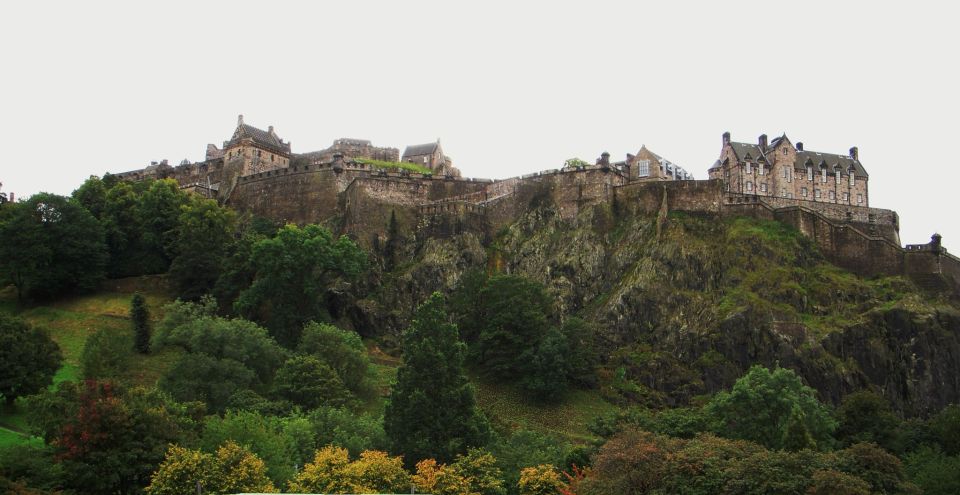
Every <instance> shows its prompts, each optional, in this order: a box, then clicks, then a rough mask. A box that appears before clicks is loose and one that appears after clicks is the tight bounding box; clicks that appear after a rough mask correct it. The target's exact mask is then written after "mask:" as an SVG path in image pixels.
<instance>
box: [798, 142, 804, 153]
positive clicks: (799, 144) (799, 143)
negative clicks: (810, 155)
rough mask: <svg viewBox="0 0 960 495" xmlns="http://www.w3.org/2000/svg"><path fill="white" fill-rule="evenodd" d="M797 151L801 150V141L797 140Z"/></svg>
mask: <svg viewBox="0 0 960 495" xmlns="http://www.w3.org/2000/svg"><path fill="white" fill-rule="evenodd" d="M797 151H803V143H801V142H800V141H797Z"/></svg>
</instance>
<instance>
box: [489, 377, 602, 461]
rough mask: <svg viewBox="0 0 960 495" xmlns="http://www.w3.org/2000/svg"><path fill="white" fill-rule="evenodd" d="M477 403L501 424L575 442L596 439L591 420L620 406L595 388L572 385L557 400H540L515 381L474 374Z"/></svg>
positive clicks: (495, 424) (497, 425)
mask: <svg viewBox="0 0 960 495" xmlns="http://www.w3.org/2000/svg"><path fill="white" fill-rule="evenodd" d="M471 381H473V383H474V385H475V386H476V387H477V404H478V405H479V406H480V409H482V410H483V412H484V413H485V414H486V415H487V417H488V418H490V421H491V422H492V423H493V425H494V426H495V427H497V428H506V429H508V430H511V431H514V430H518V429H526V430H533V431H539V432H542V433H549V434H553V435H557V436H561V437H564V438H566V439H567V440H569V441H570V442H572V443H579V444H582V443H587V442H589V441H593V440H596V438H594V437H593V436H592V435H590V433H589V432H588V430H587V424H589V423H590V421H592V420H593V419H594V418H595V417H597V416H598V415H600V414H604V413H608V412H610V411H613V410H614V409H616V406H614V405H613V404H610V403H609V402H607V401H605V400H603V398H602V397H600V394H599V393H598V392H597V391H595V390H579V389H571V390H570V391H569V392H568V393H567V395H566V397H564V399H563V401H561V402H559V403H557V404H537V403H535V402H532V401H530V398H529V397H528V396H527V395H526V394H525V393H524V392H523V391H521V390H519V389H517V388H516V387H515V386H513V385H512V384H504V383H493V382H490V381H487V380H483V379H480V378H478V377H477V376H471Z"/></svg>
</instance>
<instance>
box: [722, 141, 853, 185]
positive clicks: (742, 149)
mask: <svg viewBox="0 0 960 495" xmlns="http://www.w3.org/2000/svg"><path fill="white" fill-rule="evenodd" d="M784 137H786V136H785V135H784V136H781V137H779V138H777V139H775V140H774V141H773V142H772V143H771V144H770V146H767V151H768V152H769V151H770V150H771V149H773V148H774V147H775V146H776V143H779V141H780V139H782V138H784ZM730 148H731V149H732V150H733V152H734V154H736V155H737V159H738V160H744V159H745V158H746V157H748V156H749V157H750V159H752V160H757V159H759V158H761V157H763V158H764V160H766V153H764V152H763V151H762V150H761V149H760V145H758V144H750V143H735V142H731V143H730ZM807 160H810V161H812V162H813V165H814V167H819V166H820V163H825V164H826V165H827V170H828V173H833V167H834V166H835V165H840V169H841V170H843V171H844V172H846V171H847V170H848V169H849V168H850V166H851V165H852V166H853V169H854V176H855V177H863V178H868V177H869V175H868V174H867V171H866V169H864V168H863V165H862V164H861V163H860V160H854V159H853V157H850V156H847V155H838V154H835V153H821V152H818V151H809V150H805V151H797V158H796V161H794V162H793V168H794V169H796V170H806V168H807Z"/></svg>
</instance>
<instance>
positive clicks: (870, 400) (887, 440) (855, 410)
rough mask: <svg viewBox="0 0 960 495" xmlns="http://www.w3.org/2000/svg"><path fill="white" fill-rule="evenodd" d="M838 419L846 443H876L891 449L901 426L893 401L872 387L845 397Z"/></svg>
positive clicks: (843, 441)
mask: <svg viewBox="0 0 960 495" xmlns="http://www.w3.org/2000/svg"><path fill="white" fill-rule="evenodd" d="M837 419H838V420H839V421H838V423H839V425H838V427H837V439H838V440H840V441H841V442H842V443H843V444H844V445H853V444H855V443H859V442H874V443H877V444H879V445H882V446H884V447H887V448H890V447H891V446H892V444H893V443H894V440H895V436H896V432H897V428H898V427H899V426H900V420H899V419H898V418H897V416H896V414H894V412H893V409H892V408H891V407H890V403H889V402H887V400H886V399H884V398H883V397H882V396H880V395H879V394H876V393H874V392H871V391H868V390H861V391H859V392H854V393H852V394H850V395H847V396H846V397H844V398H843V403H842V404H841V405H840V407H839V408H838V409H837Z"/></svg>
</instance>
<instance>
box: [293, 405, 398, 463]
mask: <svg viewBox="0 0 960 495" xmlns="http://www.w3.org/2000/svg"><path fill="white" fill-rule="evenodd" d="M307 420H309V421H310V428H311V431H312V436H313V437H314V439H315V442H316V445H317V446H322V445H339V446H341V447H344V448H346V449H347V450H348V451H349V452H350V455H354V456H356V455H360V452H363V451H364V450H386V449H387V448H388V447H389V442H388V441H387V435H386V433H384V431H383V418H381V417H379V416H371V415H367V414H360V413H357V412H355V411H351V410H349V409H345V408H335V407H320V408H317V409H314V410H313V411H310V413H309V414H308V415H307Z"/></svg>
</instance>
